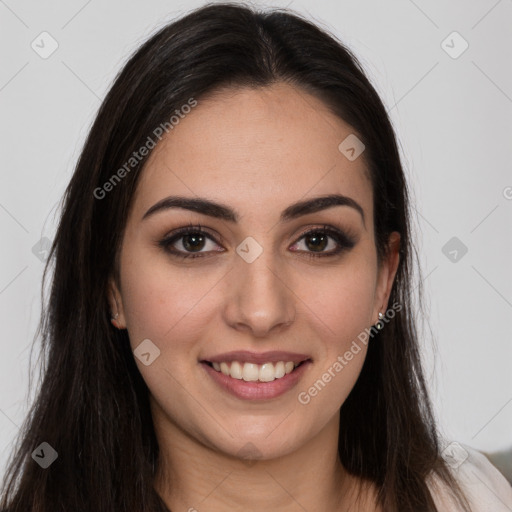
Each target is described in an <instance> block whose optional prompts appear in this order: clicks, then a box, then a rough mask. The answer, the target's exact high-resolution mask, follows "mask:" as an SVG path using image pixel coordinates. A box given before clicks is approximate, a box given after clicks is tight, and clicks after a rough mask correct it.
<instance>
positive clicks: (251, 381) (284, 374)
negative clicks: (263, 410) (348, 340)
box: [199, 351, 312, 400]
mask: <svg viewBox="0 0 512 512" xmlns="http://www.w3.org/2000/svg"><path fill="white" fill-rule="evenodd" d="M199 363H201V366H202V367H203V368H204V369H205V371H206V373H207V374H208V375H209V376H210V377H211V378H212V379H213V381H214V382H215V383H216V384H217V385H219V386H220V387H221V388H222V389H223V390H224V391H228V392H229V393H230V394H232V395H234V396H236V397H237V398H242V399H246V400H263V399H271V398H276V397H278V396H280V395H282V394H284V393H286V392H287V391H289V390H290V389H291V388H293V387H294V386H295V385H296V384H297V382H298V381H299V379H300V378H301V377H302V375H303V374H304V372H305V371H306V369H307V367H308V366H309V365H310V364H312V358H311V357H310V356H308V355H306V354H294V353H290V352H266V353H262V354H257V353H254V352H247V351H238V352H230V353H228V354H220V355H218V356H213V357H208V358H205V359H202V360H200V361H199Z"/></svg>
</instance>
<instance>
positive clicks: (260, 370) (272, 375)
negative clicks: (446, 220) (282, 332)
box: [212, 361, 299, 382]
mask: <svg viewBox="0 0 512 512" xmlns="http://www.w3.org/2000/svg"><path fill="white" fill-rule="evenodd" d="M298 365H299V363H297V364H295V363H294V362H293V361H286V362H285V361H279V362H278V363H275V364H274V363H265V364H261V365H260V364H254V363H240V362H238V361H233V362H232V363H231V364H229V363H225V362H222V363H220V364H219V363H212V366H213V368H214V369H215V370H216V371H218V372H222V373H223V374H224V375H228V376H229V377H232V378H233V379H239V380H241V379H243V380H245V381H246V382H257V381H259V382H272V381H273V380H275V379H280V378H282V377H284V376H285V375H286V374H288V373H291V372H292V371H293V370H294V369H295V367H296V366H298Z"/></svg>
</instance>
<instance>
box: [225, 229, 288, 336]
mask: <svg viewBox="0 0 512 512" xmlns="http://www.w3.org/2000/svg"><path fill="white" fill-rule="evenodd" d="M248 238H249V239H246V240H244V242H242V243H241V244H240V245H239V246H238V248H237V256H236V258H235V260H234V263H233V264H234V266H235V268H234V269H233V272H230V274H229V275H230V277H229V279H230V283H229V289H230V291H231V292H230V293H229V294H228V295H229V298H228V304H227V305H226V306H227V308H226V312H227V315H226V320H227V322H228V323H229V324H230V325H231V326H233V327H236V328H240V327H242V326H243V327H245V328H248V329H250V330H251V331H253V334H254V335H255V336H263V335H265V334H266V333H268V332H269V331H270V330H272V329H274V328H275V327H277V326H281V327H282V326H283V325H288V324H290V323H291V322H293V320H294V318H295V305H294V295H293V294H292V293H291V292H290V290H289V289H288V287H287V285H286V275H285V273H284V272H283V265H281V263H282V262H280V261H279V258H278V257H277V255H276V254H275V253H274V251H273V250H272V248H271V246H270V245H269V246H268V247H265V248H264V247H263V246H262V245H261V244H259V243H258V242H256V241H255V240H254V239H250V237H248Z"/></svg>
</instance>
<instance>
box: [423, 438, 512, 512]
mask: <svg viewBox="0 0 512 512" xmlns="http://www.w3.org/2000/svg"><path fill="white" fill-rule="evenodd" d="M443 458H444V459H445V460H446V461H447V462H448V465H449V466H450V469H451V471H452V473H453V475H454V476H455V478H456V479H457V481H458V482H459V483H460V485H461V487H462V489H463V490H464V491H466V497H467V499H468V501H469V503H470V504H471V506H472V509H473V512H512V486H511V485H510V483H509V482H508V481H507V479H506V478H505V477H504V476H503V475H502V474H501V473H500V471H499V470H498V469H497V468H496V467H494V466H493V465H492V464H491V462H490V461H489V459H488V458H487V457H486V456H485V455H484V454H483V453H481V452H479V451H477V450H476V449H474V448H471V447H470V446H468V445H466V444H462V443H451V444H450V445H449V446H448V447H447V448H446V449H445V450H444V451H443ZM429 485H430V488H431V490H432V494H433V497H434V501H435V504H436V506H437V508H438V509H439V510H440V511H442V512H460V511H461V510H462V509H461V508H460V507H459V506H456V505H455V503H454V501H453V500H452V498H451V497H450V495H449V491H448V490H447V489H446V487H445V486H442V487H441V485H440V483H439V481H438V479H437V478H436V479H431V481H430V482H429Z"/></svg>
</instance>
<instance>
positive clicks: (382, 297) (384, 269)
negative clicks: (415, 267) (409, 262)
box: [372, 231, 400, 324]
mask: <svg viewBox="0 0 512 512" xmlns="http://www.w3.org/2000/svg"><path fill="white" fill-rule="evenodd" d="M399 252H400V233H399V232H398V231H393V232H392V233H391V234H390V235H389V239H388V253H387V256H386V257H385V259H384V260H383V261H382V262H381V265H380V268H379V274H378V277H377V289H376V291H375V302H374V308H373V317H372V318H373V319H374V321H373V324H376V323H377V321H378V320H379V312H381V313H382V314H385V312H386V310H387V309H388V301H389V295H390V294H391V289H392V288H393V282H394V280H395V275H396V271H397V269H398V263H399V262H400V254H399Z"/></svg>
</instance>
